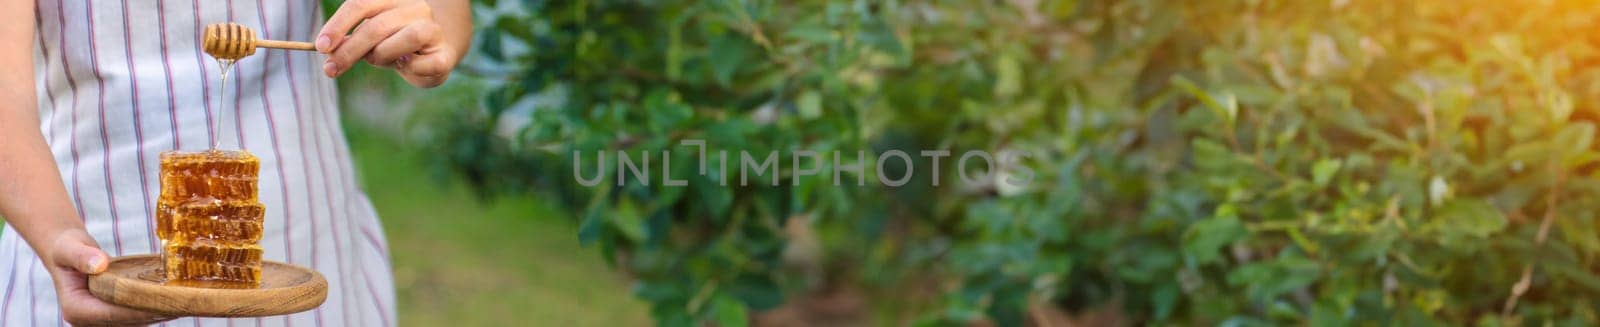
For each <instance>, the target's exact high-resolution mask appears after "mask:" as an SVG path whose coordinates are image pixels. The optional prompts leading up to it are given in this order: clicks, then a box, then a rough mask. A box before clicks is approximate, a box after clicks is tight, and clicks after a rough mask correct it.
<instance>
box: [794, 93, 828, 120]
mask: <svg viewBox="0 0 1600 327" xmlns="http://www.w3.org/2000/svg"><path fill="white" fill-rule="evenodd" d="M795 106H796V107H798V108H799V110H800V118H804V119H806V120H812V119H816V118H817V117H821V116H822V96H820V95H817V92H816V91H811V90H806V91H805V92H801V93H800V97H799V98H798V99H795Z"/></svg>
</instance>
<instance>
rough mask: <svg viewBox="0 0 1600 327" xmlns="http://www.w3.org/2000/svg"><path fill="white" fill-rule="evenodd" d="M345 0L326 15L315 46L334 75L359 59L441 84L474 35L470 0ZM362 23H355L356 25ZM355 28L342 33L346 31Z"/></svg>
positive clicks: (411, 79) (419, 81)
mask: <svg viewBox="0 0 1600 327" xmlns="http://www.w3.org/2000/svg"><path fill="white" fill-rule="evenodd" d="M434 1H435V2H439V3H440V4H438V5H436V4H434V3H430V2H429V1H423V0H349V1H345V2H344V4H342V5H340V6H339V10H338V11H336V12H334V13H333V16H332V17H330V18H328V23H327V24H325V25H323V27H322V32H321V33H320V35H318V36H317V40H316V46H317V51H318V52H322V53H325V54H328V60H327V62H326V63H323V64H322V71H323V73H324V74H327V75H328V77H338V76H339V75H341V74H344V72H346V71H349V70H350V67H351V66H353V65H355V63H356V61H357V60H364V61H366V62H367V63H368V64H372V65H373V66H378V67H385V68H391V69H394V70H395V72H397V73H399V74H400V77H401V78H404V79H405V80H406V82H408V83H411V85H414V86H417V87H423V88H429V87H435V86H439V84H443V83H444V81H445V79H447V78H449V76H450V71H451V70H453V69H455V66H456V63H457V62H460V61H461V57H462V56H463V55H465V52H466V49H467V46H468V43H470V41H471V38H472V18H471V12H470V8H469V7H468V1H465V0H434ZM358 24H359V25H360V26H359V27H357V25H358ZM351 28H355V31H354V32H351V33H350V34H349V35H345V32H346V31H350V29H351Z"/></svg>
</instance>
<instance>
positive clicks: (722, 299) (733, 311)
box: [711, 296, 750, 327]
mask: <svg viewBox="0 0 1600 327" xmlns="http://www.w3.org/2000/svg"><path fill="white" fill-rule="evenodd" d="M712 301H713V302H712V303H711V317H712V319H713V321H715V322H716V323H717V326H718V327H742V326H749V325H750V313H749V312H748V310H747V309H746V308H745V307H744V304H743V303H740V302H739V300H735V299H734V298H732V297H727V296H717V297H716V298H715V300H712Z"/></svg>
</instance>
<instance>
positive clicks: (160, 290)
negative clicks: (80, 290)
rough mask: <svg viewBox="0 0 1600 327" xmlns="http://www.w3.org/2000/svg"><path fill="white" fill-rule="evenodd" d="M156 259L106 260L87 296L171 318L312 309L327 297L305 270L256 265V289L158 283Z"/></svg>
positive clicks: (322, 282) (318, 278)
mask: <svg viewBox="0 0 1600 327" xmlns="http://www.w3.org/2000/svg"><path fill="white" fill-rule="evenodd" d="M161 265H162V262H161V257H160V256H157V255H154V254H146V255H134V256H123V257H117V258H113V259H111V265H110V267H108V268H106V271H105V272H103V273H100V274H96V275H91V276H89V292H90V293H93V294H94V296H95V297H98V298H100V299H101V300H104V301H106V302H110V303H112V304H116V305H121V306H125V307H129V308H133V309H138V310H142V311H148V312H153V313H158V314H163V315H170V316H175V317H188V316H196V317H262V316H276V315H284V314H291V313H296V312H301V311H306V310H311V309H314V308H316V307H317V306H320V305H322V301H323V300H326V299H327V297H328V281H327V280H326V279H323V278H322V274H319V273H317V272H316V271H315V270H311V269H306V268H305V267H300V266H295V265H290V264H285V263H279V262H272V261H262V262H261V288H256V289H213V288H199V287H184V286H169V285H163V284H162V283H161V280H162V275H161Z"/></svg>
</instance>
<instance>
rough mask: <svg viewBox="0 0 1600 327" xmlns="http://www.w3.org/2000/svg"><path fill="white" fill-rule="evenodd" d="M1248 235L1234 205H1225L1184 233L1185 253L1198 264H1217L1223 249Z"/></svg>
mask: <svg viewBox="0 0 1600 327" xmlns="http://www.w3.org/2000/svg"><path fill="white" fill-rule="evenodd" d="M1248 233H1249V232H1248V231H1247V230H1246V229H1245V227H1244V223H1243V222H1240V221H1239V217H1238V216H1237V210H1236V209H1235V208H1234V207H1233V205H1229V204H1224V205H1222V206H1219V207H1217V210H1216V213H1215V214H1213V215H1212V216H1211V217H1210V218H1206V219H1201V220H1200V221H1198V222H1195V223H1194V224H1193V225H1190V226H1189V229H1188V230H1187V231H1185V232H1184V233H1183V253H1184V255H1185V256H1187V257H1189V258H1190V259H1192V260H1194V262H1195V263H1197V264H1207V263H1212V262H1216V261H1218V260H1221V258H1222V257H1221V256H1222V248H1223V247H1225V246H1228V245H1229V244H1233V242H1236V241H1238V240H1240V239H1243V238H1244V237H1245V236H1246V235H1247V234H1248Z"/></svg>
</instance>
